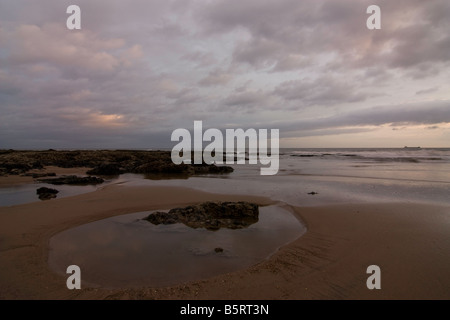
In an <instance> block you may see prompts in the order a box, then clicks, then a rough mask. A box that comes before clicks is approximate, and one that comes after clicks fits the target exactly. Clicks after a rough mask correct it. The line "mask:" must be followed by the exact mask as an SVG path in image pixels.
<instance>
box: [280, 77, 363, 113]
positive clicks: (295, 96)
mask: <svg viewBox="0 0 450 320" xmlns="http://www.w3.org/2000/svg"><path fill="white" fill-rule="evenodd" d="M274 94H276V95H278V96H280V97H282V98H284V99H286V100H296V101H298V103H299V104H301V105H303V106H313V105H321V106H326V105H335V104H338V103H344V102H346V103H354V102H361V101H364V100H365V99H366V95H365V94H364V93H361V92H359V90H358V88H356V86H355V85H352V84H349V83H344V82H342V81H338V80H336V79H334V78H331V77H322V78H318V79H315V80H312V81H311V80H294V81H288V82H285V83H282V84H280V85H279V86H278V87H277V88H275V90H274Z"/></svg>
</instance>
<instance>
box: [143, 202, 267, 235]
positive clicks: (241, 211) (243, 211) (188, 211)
mask: <svg viewBox="0 0 450 320" xmlns="http://www.w3.org/2000/svg"><path fill="white" fill-rule="evenodd" d="M258 208H259V207H258V205H257V204H254V203H249V202H204V203H201V204H198V205H194V206H188V207H185V208H174V209H171V210H170V211H169V212H154V213H151V214H150V215H149V216H148V217H146V218H144V220H147V221H149V222H151V223H153V224H155V225H158V224H174V223H183V224H185V225H186V226H188V227H191V228H194V229H196V228H205V229H207V230H219V229H220V228H228V229H241V228H247V227H248V226H250V225H252V224H253V223H256V222H258V215H259V210H258Z"/></svg>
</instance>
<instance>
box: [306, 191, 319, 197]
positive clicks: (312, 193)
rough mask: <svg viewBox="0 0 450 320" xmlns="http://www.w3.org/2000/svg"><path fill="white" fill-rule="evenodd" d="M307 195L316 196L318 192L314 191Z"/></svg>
mask: <svg viewBox="0 0 450 320" xmlns="http://www.w3.org/2000/svg"><path fill="white" fill-rule="evenodd" d="M308 194H310V195H313V196H314V195H316V194H319V193H318V192H315V191H312V192H309V193H308Z"/></svg>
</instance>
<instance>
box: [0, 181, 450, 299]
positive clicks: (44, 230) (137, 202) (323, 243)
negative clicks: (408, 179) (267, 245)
mask: <svg viewBox="0 0 450 320" xmlns="http://www.w3.org/2000/svg"><path fill="white" fill-rule="evenodd" d="M207 200H212V201H214V200H217V201H243V200H245V201H252V202H256V203H258V204H260V205H268V204H273V201H272V200H270V199H267V198H262V197H251V196H236V195H218V194H211V193H206V192H201V191H195V190H191V189H186V188H179V187H130V186H122V185H110V186H107V187H105V188H102V189H100V190H97V191H95V192H92V193H87V194H83V195H78V196H74V197H68V198H61V199H54V200H50V201H45V202H36V203H30V204H24V205H17V206H12V207H0V270H1V272H0V298H1V299H449V298H450V255H449V254H448V253H449V252H450V232H449V231H450V208H448V207H443V206H432V205H421V204H413V203H409V204H407V203H403V204H402V203H392V204H346V205H333V206H326V207H305V208H301V207H294V208H292V209H293V210H294V212H295V215H296V217H297V218H298V219H301V220H302V222H303V223H305V224H306V225H307V228H308V230H307V232H306V233H305V234H304V235H303V236H302V237H300V238H298V239H297V240H295V241H294V242H292V243H290V244H288V245H286V246H283V247H282V248H281V249H280V250H279V251H278V252H277V253H275V254H274V255H272V256H271V257H270V258H269V259H267V260H265V261H263V262H261V263H259V264H257V265H254V266H252V267H250V268H247V269H245V270H241V271H237V272H233V273H229V274H223V275H219V276H215V277H212V278H209V279H205V280H200V281H195V282H189V283H184V284H180V285H176V286H172V287H166V288H137V289H102V288H89V287H83V288H82V289H81V290H74V291H71V290H68V289H67V288H66V277H64V276H61V275H58V274H56V273H54V272H52V271H51V270H50V268H49V266H48V263H47V259H48V243H49V239H50V238H51V237H52V236H53V235H55V234H57V233H59V232H61V231H63V230H66V229H69V228H72V227H74V226H78V225H81V224H85V223H88V222H92V221H96V220H100V219H104V218H106V217H111V216H115V215H121V214H126V213H132V212H138V211H144V210H154V209H169V208H172V207H176V206H182V205H189V204H194V203H199V202H202V201H207ZM372 264H376V265H378V266H380V268H381V290H369V289H367V287H366V280H367V277H368V276H369V275H367V274H366V268H367V267H368V266H369V265H372Z"/></svg>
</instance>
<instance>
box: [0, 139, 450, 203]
mask: <svg viewBox="0 0 450 320" xmlns="http://www.w3.org/2000/svg"><path fill="white" fill-rule="evenodd" d="M279 159H280V160H279V161H280V164H279V165H280V168H279V171H278V173H277V174H276V175H273V176H262V175H260V165H250V164H240V165H238V164H233V165H231V166H232V167H233V168H234V169H235V171H234V172H233V173H231V174H225V175H202V176H194V177H189V178H186V177H183V178H180V179H177V178H173V177H171V178H172V179H165V178H167V177H157V176H147V177H146V176H144V175H136V174H124V175H121V176H120V177H118V178H116V179H113V180H110V181H108V184H113V183H124V184H126V185H150V186H183V187H189V188H194V189H198V190H203V191H208V192H214V193H231V194H249V195H260V196H267V197H270V198H272V199H275V200H279V201H282V202H286V203H288V204H292V205H297V206H318V205H326V204H336V203H349V202H421V203H435V204H445V205H449V204H450V148H421V149H420V148H399V149H383V148H370V149H365V148H361V149H330V148H327V149H280V156H279ZM37 187H40V185H25V186H20V187H18V186H16V187H8V188H0V205H14V204H20V203H26V202H32V201H39V200H38V199H37V196H36V194H35V190H36V188H37ZM98 187H103V185H100V186H98ZM93 190H94V189H93V188H92V187H89V186H87V187H76V189H75V187H73V188H72V187H70V186H65V189H64V190H63V191H64V192H61V194H58V198H61V197H65V196H71V195H74V194H80V193H83V192H90V191H93ZM311 192H315V193H317V194H315V195H311V194H309V193H311ZM50 201H51V200H50Z"/></svg>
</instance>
